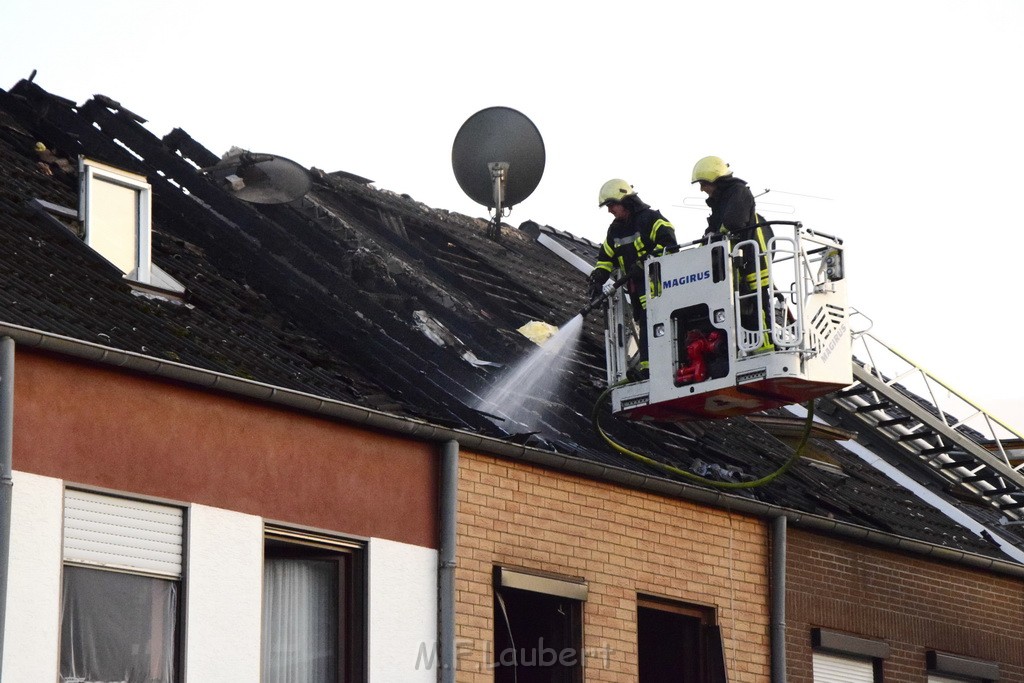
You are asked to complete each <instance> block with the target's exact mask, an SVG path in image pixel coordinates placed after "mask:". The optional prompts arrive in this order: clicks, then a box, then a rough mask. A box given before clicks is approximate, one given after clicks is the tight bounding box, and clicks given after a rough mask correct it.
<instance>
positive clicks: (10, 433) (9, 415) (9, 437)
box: [0, 337, 14, 678]
mask: <svg viewBox="0 0 1024 683" xmlns="http://www.w3.org/2000/svg"><path fill="white" fill-rule="evenodd" d="M13 452H14V340H13V339H11V338H10V337H4V338H3V339H0V678H2V677H3V662H4V633H5V631H6V628H7V561H8V558H9V557H10V549H11V494H12V492H13V490H14V478H13V476H12V475H11V461H12V455H13Z"/></svg>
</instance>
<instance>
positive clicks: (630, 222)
mask: <svg viewBox="0 0 1024 683" xmlns="http://www.w3.org/2000/svg"><path fill="white" fill-rule="evenodd" d="M597 205H598V207H600V208H607V209H608V213H610V214H611V215H612V216H614V220H613V221H612V222H611V225H609V226H608V234H607V236H606V237H605V240H604V243H603V244H602V245H601V248H600V251H599V252H598V256H597V263H596V264H595V265H594V270H593V271H592V272H591V273H590V291H589V292H588V294H589V296H590V299H591V300H593V299H594V298H595V297H597V296H598V295H600V294H601V290H602V287H603V286H604V285H605V283H606V282H608V279H609V278H610V277H611V274H612V272H613V271H615V270H618V271H620V272H621V273H622V274H623V275H626V274H628V275H629V280H628V281H627V283H626V285H625V287H626V291H627V292H628V293H629V298H630V302H631V303H632V307H633V319H634V320H635V321H636V323H637V326H638V327H639V329H640V339H639V341H638V346H639V354H640V359H639V361H640V362H639V365H638V366H637V367H636V368H635V370H636V372H635V373H634V379H646V378H647V377H649V376H650V370H649V367H650V364H649V362H648V355H647V295H648V292H646V291H645V290H644V271H643V262H644V259H646V258H647V257H648V256H661V255H662V254H664V253H665V248H666V247H670V246H674V245H675V244H676V235H675V229H674V228H673V227H672V224H671V223H670V222H669V221H668V219H666V218H665V217H664V216H663V215H661V212H660V211H657V210H656V209H652V208H651V207H650V206H649V205H647V204H645V203H644V202H643V201H641V199H640V197H639V196H638V195H637V193H636V191H635V190H634V189H633V186H632V185H630V184H629V183H627V182H626V181H625V180H622V179H621V178H613V179H612V180H609V181H608V182H606V183H605V184H604V185H602V186H601V190H600V192H599V193H598V196H597Z"/></svg>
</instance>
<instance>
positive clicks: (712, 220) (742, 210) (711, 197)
mask: <svg viewBox="0 0 1024 683" xmlns="http://www.w3.org/2000/svg"><path fill="white" fill-rule="evenodd" d="M694 183H700V189H701V191H702V192H704V193H705V194H707V196H708V198H707V200H706V204H707V205H708V206H709V207H710V208H711V215H710V216H708V227H707V229H706V230H705V231H704V236H705V238H706V239H708V240H716V239H726V237H728V239H730V240H732V242H733V243H737V242H743V241H746V240H752V241H754V242H756V244H757V246H758V248H759V250H760V252H761V256H760V258H757V257H756V255H755V253H754V248H753V247H752V246H751V245H749V244H747V245H745V246H743V247H741V249H740V252H741V253H740V255H739V264H738V267H737V275H738V277H737V285H736V286H737V287H738V288H739V291H740V294H751V293H753V292H755V291H758V292H759V296H758V297H757V299H758V300H759V301H760V306H758V305H757V304H756V303H755V300H754V298H753V297H743V298H742V299H741V303H740V323H741V324H742V325H743V327H744V328H745V329H747V330H757V329H758V323H759V321H758V317H759V312H760V318H761V320H760V324H761V326H762V328H763V329H765V330H766V331H768V332H769V333H768V334H765V335H764V337H763V338H762V342H761V346H760V347H759V348H758V349H757V351H758V352H761V351H771V350H772V349H774V348H775V347H774V344H772V341H771V336H770V330H771V327H770V323H771V320H772V315H773V313H772V301H771V292H770V289H769V284H770V282H769V271H768V241H769V240H770V239H771V238H772V236H773V235H772V229H771V227H770V226H767V225H762V223H764V218H762V217H761V216H759V215H758V214H757V211H756V208H755V206H754V195H753V193H752V192H751V191H750V188H749V187H748V186H747V183H746V182H745V181H743V180H740V179H739V178H737V177H735V176H734V175H733V174H732V169H731V168H729V164H727V163H725V161H723V160H722V159H721V158H720V157H715V156H710V157H704V158H703V159H701V160H699V161H698V162H697V163H696V164H694V166H693V177H692V179H691V184H694Z"/></svg>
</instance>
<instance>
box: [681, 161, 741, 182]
mask: <svg viewBox="0 0 1024 683" xmlns="http://www.w3.org/2000/svg"><path fill="white" fill-rule="evenodd" d="M730 175H732V171H731V170H730V169H729V164H727V163H725V162H724V161H722V158H721V157H704V158H703V159H701V160H700V161H698V162H697V163H696V164H694V165H693V179H692V180H691V181H690V184H691V185H692V184H693V183H698V182H700V181H702V180H703V181H704V182H706V183H713V182H715V181H716V180H718V179H719V178H722V177H724V176H730Z"/></svg>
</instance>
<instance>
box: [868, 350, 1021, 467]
mask: <svg viewBox="0 0 1024 683" xmlns="http://www.w3.org/2000/svg"><path fill="white" fill-rule="evenodd" d="M853 344H854V348H853V356H854V359H855V361H857V362H861V363H862V364H863V365H864V366H865V368H866V369H868V370H870V372H871V373H872V374H873V375H874V376H875V377H877V378H878V379H879V380H881V381H883V382H885V384H886V385H888V386H895V385H899V387H900V388H901V390H903V391H905V392H909V393H910V394H913V395H916V396H918V397H919V398H922V399H924V400H928V401H930V403H931V404H932V406H934V408H935V410H936V411H937V413H938V414H937V415H936V417H937V418H939V419H940V420H941V421H942V423H943V424H945V425H946V426H947V427H949V428H950V429H953V430H956V431H957V432H958V433H960V434H962V435H963V436H966V437H967V438H969V439H971V440H972V441H974V442H975V443H978V444H979V445H980V446H982V447H985V448H986V449H991V448H994V449H995V450H996V451H998V453H999V455H1000V456H1001V458H1002V460H1003V461H1004V462H1005V463H1006V464H1007V465H1009V466H1011V467H1013V469H1014V470H1016V471H1021V469H1022V468H1024V460H1022V462H1021V464H1019V465H1017V466H1016V467H1014V466H1013V465H1012V464H1011V463H1010V458H1009V453H1008V452H1007V447H1006V444H1005V442H1006V441H1010V440H1020V441H1024V436H1022V435H1021V433H1020V432H1018V431H1017V430H1016V429H1014V428H1012V427H1010V426H1009V425H1008V424H1006V423H1005V422H1003V421H1001V420H999V419H998V418H996V417H995V416H993V415H991V414H990V413H988V412H987V411H986V410H985V409H984V408H982V407H981V406H979V405H978V404H977V403H975V402H974V401H972V400H970V399H968V398H966V397H965V396H963V395H962V394H961V393H960V392H958V391H957V390H955V389H953V387H952V386H950V385H949V384H948V383H947V382H944V381H943V380H941V379H938V378H937V377H935V375H934V374H932V373H931V372H929V371H928V370H926V369H925V368H924V367H923V366H921V365H920V364H919V363H916V362H914V361H913V360H911V359H910V358H909V357H908V356H907V355H906V354H904V353H901V352H900V351H898V350H896V349H894V348H893V347H891V346H889V345H888V344H885V343H884V342H882V341H881V340H879V339H878V338H877V337H875V336H874V335H873V334H871V333H870V332H867V331H863V332H856V333H854V335H853ZM859 349H862V350H863V355H860V356H858V350H859ZM865 361H866V362H865ZM915 379H917V380H920V382H922V386H923V392H922V391H920V390H918V389H917V388H915V387H913V386H909V385H908V384H907V380H910V381H913V380H915ZM958 428H963V429H958ZM965 430H973V432H975V433H976V434H980V435H981V438H980V439H979V438H977V437H975V436H974V435H973V434H971V433H968V432H965Z"/></svg>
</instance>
